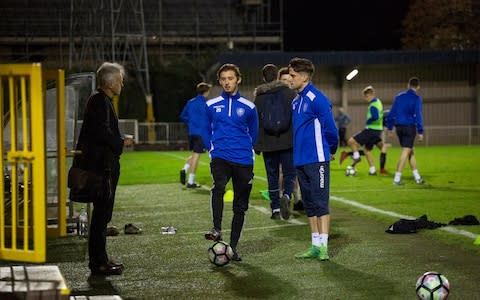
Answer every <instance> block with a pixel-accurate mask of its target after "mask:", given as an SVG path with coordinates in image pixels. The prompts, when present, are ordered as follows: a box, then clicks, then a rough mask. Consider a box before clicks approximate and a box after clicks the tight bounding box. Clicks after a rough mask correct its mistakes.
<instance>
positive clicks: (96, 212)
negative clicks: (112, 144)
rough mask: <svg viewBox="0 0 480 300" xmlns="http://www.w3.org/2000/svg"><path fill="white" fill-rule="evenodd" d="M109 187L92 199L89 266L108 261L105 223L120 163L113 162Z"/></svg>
mask: <svg viewBox="0 0 480 300" xmlns="http://www.w3.org/2000/svg"><path fill="white" fill-rule="evenodd" d="M109 176H110V178H111V187H110V191H108V187H107V186H105V188H104V192H103V193H101V194H99V195H98V196H97V197H95V198H94V200H93V211H92V218H91V221H90V231H89V234H88V256H89V264H88V266H89V267H90V268H94V267H97V266H99V265H102V264H104V263H106V262H107V261H108V255H107V248H106V246H107V245H106V244H107V224H108V223H109V222H110V221H111V219H112V213H113V205H114V202H115V191H116V189H117V183H118V178H119V176H120V164H119V162H118V161H116V162H115V163H114V166H113V168H112V171H111V173H110V175H109Z"/></svg>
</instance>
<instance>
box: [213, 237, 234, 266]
mask: <svg viewBox="0 0 480 300" xmlns="http://www.w3.org/2000/svg"><path fill="white" fill-rule="evenodd" d="M232 257H233V249H232V247H231V246H230V245H229V244H228V243H226V242H224V241H218V242H215V243H214V244H213V245H212V246H210V248H208V259H209V260H210V262H211V263H212V264H214V265H216V266H217V267H223V266H225V265H227V264H228V263H229V262H230V261H231V260H232Z"/></svg>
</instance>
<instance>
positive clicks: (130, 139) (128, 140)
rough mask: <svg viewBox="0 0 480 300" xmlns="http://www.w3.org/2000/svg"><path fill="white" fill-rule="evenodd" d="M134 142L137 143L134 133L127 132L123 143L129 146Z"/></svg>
mask: <svg viewBox="0 0 480 300" xmlns="http://www.w3.org/2000/svg"><path fill="white" fill-rule="evenodd" d="M133 144H135V140H134V139H133V135H131V134H125V135H124V139H123V145H124V146H126V147H128V146H132V145H133Z"/></svg>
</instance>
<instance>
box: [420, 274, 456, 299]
mask: <svg viewBox="0 0 480 300" xmlns="http://www.w3.org/2000/svg"><path fill="white" fill-rule="evenodd" d="M415 288H416V292H417V297H418V299H421V300H444V299H447V297H448V294H449V293H450V283H449V282H448V279H447V277H445V276H444V275H442V274H440V273H438V272H426V273H425V274H423V275H422V276H420V277H419V278H418V280H417V284H416V287H415Z"/></svg>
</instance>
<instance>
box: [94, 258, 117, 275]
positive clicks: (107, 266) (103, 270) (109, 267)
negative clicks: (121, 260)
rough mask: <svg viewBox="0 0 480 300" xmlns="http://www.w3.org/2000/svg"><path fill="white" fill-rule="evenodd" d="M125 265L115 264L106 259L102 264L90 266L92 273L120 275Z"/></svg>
mask: <svg viewBox="0 0 480 300" xmlns="http://www.w3.org/2000/svg"><path fill="white" fill-rule="evenodd" d="M124 268H125V267H124V266H123V264H117V263H114V262H112V261H108V262H106V263H104V264H102V265H99V266H95V267H92V268H90V270H91V272H92V275H102V276H109V275H121V274H122V272H123V269H124Z"/></svg>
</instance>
